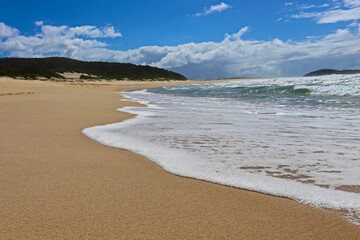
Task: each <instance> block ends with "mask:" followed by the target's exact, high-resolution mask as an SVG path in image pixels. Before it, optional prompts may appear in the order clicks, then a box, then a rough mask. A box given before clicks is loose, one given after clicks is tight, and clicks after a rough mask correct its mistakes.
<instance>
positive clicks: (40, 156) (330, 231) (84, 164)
mask: <svg viewBox="0 0 360 240" xmlns="http://www.w3.org/2000/svg"><path fill="white" fill-rule="evenodd" d="M182 83H183V82H182ZM166 84H167V85H169V84H180V83H177V82H148V83H142V82H122V83H121V82H117V83H115V82H108V83H89V84H87V83H77V84H74V83H72V84H71V83H52V82H41V81H22V80H14V79H10V78H0V133H1V134H0V191H1V193H0V222H1V224H0V239H122V238H125V239H133V238H136V239H209V238H210V239H259V238H260V239H360V228H359V226H355V225H353V224H351V223H349V222H347V221H345V220H344V219H342V218H340V217H339V216H336V215H335V214H332V213H329V212H325V211H324V210H320V209H314V208H312V207H309V206H305V205H303V204H300V203H297V202H295V201H292V200H289V199H284V198H278V197H272V196H268V195H264V194H260V193H255V192H250V191H245V190H240V189H235V188H230V187H225V186H220V185H216V184H211V183H207V182H203V181H198V180H193V179H188V178H182V177H178V176H174V175H172V174H169V173H167V172H165V171H164V170H162V169H161V168H160V167H158V166H157V165H155V164H154V163H152V162H151V161H149V160H147V159H146V158H144V157H142V156H139V155H136V154H134V153H131V152H128V151H125V150H120V149H114V148H110V147H106V146H103V145H101V144H99V143H97V142H95V141H93V140H91V139H89V138H87V137H86V136H84V135H83V134H82V133H81V130H83V129H84V128H87V127H91V126H95V125H101V124H107V123H114V122H119V121H122V120H125V119H128V118H130V117H132V116H131V115H130V114H127V113H123V112H118V111H116V108H120V107H123V106H129V105H135V103H129V102H124V101H119V100H120V98H121V97H120V95H118V94H116V93H115V92H116V91H121V90H126V89H135V88H145V87H157V86H162V85H166Z"/></svg>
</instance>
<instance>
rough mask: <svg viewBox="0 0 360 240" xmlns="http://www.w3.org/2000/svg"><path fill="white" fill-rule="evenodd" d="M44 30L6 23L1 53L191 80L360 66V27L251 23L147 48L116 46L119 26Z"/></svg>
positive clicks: (0, 35)
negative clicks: (258, 32) (291, 30)
mask: <svg viewBox="0 0 360 240" xmlns="http://www.w3.org/2000/svg"><path fill="white" fill-rule="evenodd" d="M36 25H37V26H38V27H40V28H41V32H40V33H38V34H35V35H32V36H25V35H21V34H20V32H19V30H17V29H16V28H13V27H10V26H8V25H6V24H5V23H0V53H2V54H3V55H5V56H9V57H47V56H63V57H69V58H75V59H80V60H88V61H110V62H130V63H135V64H143V65H152V66H156V67H161V68H166V69H169V70H174V71H177V72H180V73H182V74H184V75H186V76H187V77H189V78H218V77H235V76H264V77H271V76H273V77H278V76H298V75H303V74H304V73H306V72H309V71H312V70H316V69H318V68H339V69H343V68H360V44H359V43H360V25H359V24H352V25H351V26H348V27H347V28H345V29H338V30H336V31H334V32H331V33H329V34H328V35H326V36H312V37H308V38H307V39H306V40H303V41H293V40H290V39H289V40H280V39H278V38H274V39H272V40H266V41H264V40H254V39H252V40H244V39H243V36H245V35H246V33H247V32H248V31H249V27H248V26H245V27H243V28H241V29H240V30H239V31H238V32H236V33H230V34H225V36H224V38H223V40H221V41H219V42H214V41H208V42H200V43H194V42H189V43H184V44H179V45H176V46H143V47H139V48H136V49H130V50H127V51H120V50H112V49H109V48H108V44H107V43H106V42H104V41H103V40H100V39H104V38H114V37H121V36H122V35H121V33H119V32H116V31H115V29H114V27H112V26H108V27H105V28H98V27H95V26H88V25H85V26H77V27H68V26H65V25H63V26H52V25H44V24H43V22H41V21H39V22H37V23H36Z"/></svg>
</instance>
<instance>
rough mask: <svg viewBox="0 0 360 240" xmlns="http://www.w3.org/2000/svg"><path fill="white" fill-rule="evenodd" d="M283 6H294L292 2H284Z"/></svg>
mask: <svg viewBox="0 0 360 240" xmlns="http://www.w3.org/2000/svg"><path fill="white" fill-rule="evenodd" d="M284 5H285V6H291V5H294V3H293V2H286V3H285V4H284Z"/></svg>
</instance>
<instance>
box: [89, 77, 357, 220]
mask: <svg viewBox="0 0 360 240" xmlns="http://www.w3.org/2000/svg"><path fill="white" fill-rule="evenodd" d="M120 94H121V95H123V96H125V97H126V98H127V99H126V101H135V102H140V103H143V104H146V105H147V107H125V108H122V109H118V110H119V111H124V112H129V113H133V114H137V115H138V116H137V117H135V118H132V119H129V120H126V121H124V122H121V123H115V124H108V125H104V126H95V127H91V128H87V129H84V130H83V133H84V134H85V135H87V136H89V137H90V138H92V139H94V140H96V141H98V142H100V143H102V144H104V145H107V146H111V147H116V148H122V149H127V150H130V151H133V152H135V153H138V154H141V155H143V156H146V157H147V158H149V159H150V160H151V161H153V162H155V163H156V164H158V165H159V166H161V167H162V168H163V169H164V170H166V171H168V172H170V173H173V174H176V175H180V176H186V177H190V178H195V179H201V180H205V181H209V182H214V183H218V184H223V185H227V186H232V187H236V188H241V189H247V190H251V191H257V192H261V193H266V194H270V195H274V196H280V197H286V198H290V199H293V200H296V201H298V202H301V203H304V204H308V205H311V206H314V207H318V208H326V209H335V210H342V211H346V212H347V214H346V216H345V217H346V218H347V220H348V221H350V222H352V223H354V224H357V225H360V221H359V219H360V74H358V75H329V76H320V77H298V78H272V79H255V80H235V81H226V82H217V83H203V84H190V85H180V86H170V87H163V88H154V89H143V90H136V91H127V92H122V93H120Z"/></svg>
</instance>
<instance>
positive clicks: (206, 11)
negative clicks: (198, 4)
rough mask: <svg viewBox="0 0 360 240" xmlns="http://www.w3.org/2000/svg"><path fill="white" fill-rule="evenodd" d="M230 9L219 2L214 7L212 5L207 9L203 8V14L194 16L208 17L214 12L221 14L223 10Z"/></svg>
mask: <svg viewBox="0 0 360 240" xmlns="http://www.w3.org/2000/svg"><path fill="white" fill-rule="evenodd" d="M228 8H231V6H230V5H228V4H226V3H224V2H220V3H219V4H216V5H212V6H210V7H209V8H205V9H204V12H201V13H195V16H198V17H199V16H204V15H208V14H211V13H214V12H222V11H224V10H225V9H228Z"/></svg>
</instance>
